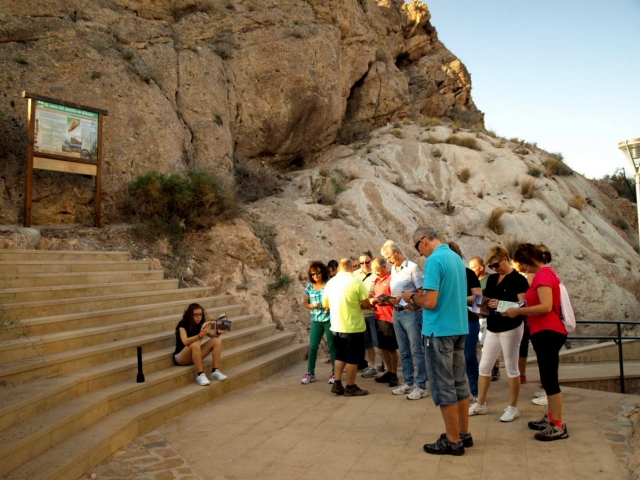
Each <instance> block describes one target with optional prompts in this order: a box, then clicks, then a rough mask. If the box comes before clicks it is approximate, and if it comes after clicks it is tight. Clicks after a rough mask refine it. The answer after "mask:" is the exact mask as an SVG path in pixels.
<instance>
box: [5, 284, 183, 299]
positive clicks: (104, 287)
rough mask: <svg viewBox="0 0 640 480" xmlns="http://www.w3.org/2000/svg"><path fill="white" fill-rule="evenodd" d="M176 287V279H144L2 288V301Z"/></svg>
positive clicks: (149, 290) (59, 297) (134, 291)
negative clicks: (139, 280) (138, 280)
mask: <svg viewBox="0 0 640 480" xmlns="http://www.w3.org/2000/svg"><path fill="white" fill-rule="evenodd" d="M176 288H178V280H174V279H168V280H146V281H141V282H113V283H94V284H89V285H57V286H49V287H27V288H6V289H4V290H2V293H1V295H2V302H3V303H4V304H5V305H6V304H9V303H20V302H29V301H32V302H40V301H43V300H61V299H65V298H79V297H81V298H84V297H95V296H97V295H100V294H102V295H115V294H121V293H122V294H125V293H136V292H158V291H161V290H174V289H176Z"/></svg>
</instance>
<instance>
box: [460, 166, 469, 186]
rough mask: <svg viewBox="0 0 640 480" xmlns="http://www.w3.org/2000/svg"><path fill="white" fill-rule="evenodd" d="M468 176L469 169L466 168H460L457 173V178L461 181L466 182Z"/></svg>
mask: <svg viewBox="0 0 640 480" xmlns="http://www.w3.org/2000/svg"><path fill="white" fill-rule="evenodd" d="M470 178H471V170H469V169H468V168H463V169H462V170H460V173H459V174H458V179H459V180H460V181H461V182H462V183H467V182H468V181H469V179H470Z"/></svg>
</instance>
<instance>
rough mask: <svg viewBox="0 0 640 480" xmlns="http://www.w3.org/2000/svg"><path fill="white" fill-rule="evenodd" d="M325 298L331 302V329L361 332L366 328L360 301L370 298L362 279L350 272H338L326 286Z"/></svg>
mask: <svg viewBox="0 0 640 480" xmlns="http://www.w3.org/2000/svg"><path fill="white" fill-rule="evenodd" d="M323 298H324V299H326V300H327V302H328V303H329V312H330V314H331V331H332V332H338V333H359V332H364V331H365V330H366V326H365V323H364V314H363V312H362V307H361V306H360V302H362V301H363V300H366V299H367V298H369V292H368V291H367V288H366V287H365V286H364V283H363V282H362V280H360V279H358V278H356V277H354V276H353V275H352V274H351V273H348V272H338V273H337V275H336V276H335V277H333V278H332V279H331V280H329V281H328V282H327V285H326V287H324V294H323Z"/></svg>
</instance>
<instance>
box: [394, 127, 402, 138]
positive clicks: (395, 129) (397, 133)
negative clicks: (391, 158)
mask: <svg viewBox="0 0 640 480" xmlns="http://www.w3.org/2000/svg"><path fill="white" fill-rule="evenodd" d="M391 135H393V136H394V137H396V138H404V135H403V134H402V131H400V129H399V128H394V129H393V130H391Z"/></svg>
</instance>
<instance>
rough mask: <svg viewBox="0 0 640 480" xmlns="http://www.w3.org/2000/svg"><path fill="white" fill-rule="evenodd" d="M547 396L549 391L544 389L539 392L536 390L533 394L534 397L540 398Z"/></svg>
mask: <svg viewBox="0 0 640 480" xmlns="http://www.w3.org/2000/svg"><path fill="white" fill-rule="evenodd" d="M546 396H547V392H545V391H544V390H540V391H539V392H535V393H534V394H533V398H540V397H546Z"/></svg>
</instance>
